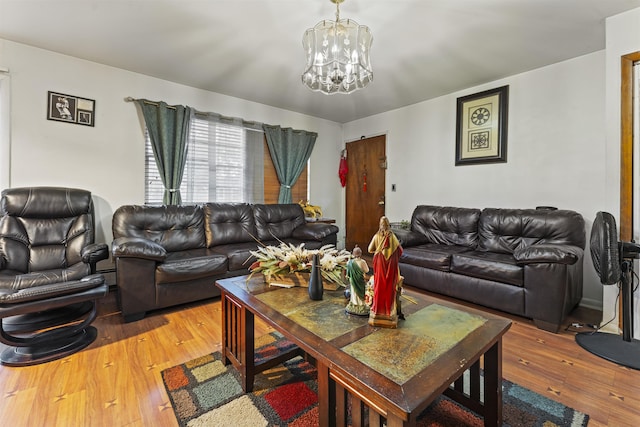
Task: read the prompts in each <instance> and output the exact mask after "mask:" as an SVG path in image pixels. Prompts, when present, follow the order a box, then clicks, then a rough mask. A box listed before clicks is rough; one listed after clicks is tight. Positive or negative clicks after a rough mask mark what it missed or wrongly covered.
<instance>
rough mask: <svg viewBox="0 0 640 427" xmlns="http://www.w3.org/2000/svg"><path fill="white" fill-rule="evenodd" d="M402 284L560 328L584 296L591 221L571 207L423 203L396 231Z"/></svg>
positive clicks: (554, 330)
mask: <svg viewBox="0 0 640 427" xmlns="http://www.w3.org/2000/svg"><path fill="white" fill-rule="evenodd" d="M394 232H395V233H396V235H397V236H398V238H399V240H400V242H401V244H402V247H403V249H404V253H403V254H402V257H401V258H400V273H401V274H402V276H404V283H405V284H407V285H410V286H413V287H416V288H420V289H424V290H427V291H431V292H436V293H439V294H443V295H447V296H450V297H454V298H458V299H461V300H465V301H468V302H471V303H474V304H479V305H483V306H486V307H490V308H494V309H498V310H501V311H504V312H507V313H512V314H515V315H518V316H523V317H527V318H530V319H533V321H534V323H535V324H536V326H538V328H540V329H544V330H547V331H551V332H557V331H558V329H559V327H560V325H561V324H562V323H563V321H564V320H565V319H566V316H567V315H568V314H569V313H570V312H571V311H572V309H573V308H574V307H575V306H576V305H577V304H578V303H579V302H580V300H581V299H582V280H583V279H582V264H583V256H584V248H585V224H584V219H583V218H582V216H581V215H580V214H579V213H577V212H574V211H570V210H555V209H493V208H487V209H483V210H480V209H471V208H459V207H441V206H418V207H416V208H415V210H414V211H413V214H412V217H411V225H410V229H409V230H394Z"/></svg>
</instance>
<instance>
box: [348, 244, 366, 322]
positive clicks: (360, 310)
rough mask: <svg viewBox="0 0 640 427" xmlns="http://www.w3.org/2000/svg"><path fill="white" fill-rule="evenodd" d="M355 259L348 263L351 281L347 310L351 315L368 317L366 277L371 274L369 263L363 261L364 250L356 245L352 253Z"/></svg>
mask: <svg viewBox="0 0 640 427" xmlns="http://www.w3.org/2000/svg"><path fill="white" fill-rule="evenodd" d="M352 255H353V258H351V259H350V260H349V262H347V266H346V270H347V278H348V279H349V287H350V296H349V304H347V307H346V308H345V310H346V311H347V313H349V314H355V315H358V316H368V315H369V306H368V305H367V303H366V302H365V290H366V285H367V282H366V280H365V278H364V275H365V274H366V273H368V272H369V266H368V265H367V262H366V261H365V260H363V259H362V249H360V247H358V245H356V247H355V248H353V251H352Z"/></svg>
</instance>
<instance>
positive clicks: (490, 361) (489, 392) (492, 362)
mask: <svg viewBox="0 0 640 427" xmlns="http://www.w3.org/2000/svg"><path fill="white" fill-rule="evenodd" d="M484 411H485V412H484V425H485V426H491V427H499V426H501V425H502V339H500V340H498V342H496V343H495V344H494V345H493V346H492V347H491V348H490V349H489V350H488V351H487V352H486V353H485V354H484Z"/></svg>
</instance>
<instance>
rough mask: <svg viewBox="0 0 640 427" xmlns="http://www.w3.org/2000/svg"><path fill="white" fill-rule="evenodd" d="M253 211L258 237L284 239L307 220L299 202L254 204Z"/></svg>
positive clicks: (263, 240)
mask: <svg viewBox="0 0 640 427" xmlns="http://www.w3.org/2000/svg"><path fill="white" fill-rule="evenodd" d="M252 208H253V213H254V216H255V220H256V228H257V229H258V239H260V241H262V242H265V241H267V240H274V239H279V240H284V239H286V238H289V237H291V235H292V233H293V230H294V229H295V228H297V227H299V226H301V225H305V224H306V223H307V221H306V220H305V219H304V211H303V210H302V207H301V206H300V205H299V204H297V203H290V204H278V205H261V204H256V205H252Z"/></svg>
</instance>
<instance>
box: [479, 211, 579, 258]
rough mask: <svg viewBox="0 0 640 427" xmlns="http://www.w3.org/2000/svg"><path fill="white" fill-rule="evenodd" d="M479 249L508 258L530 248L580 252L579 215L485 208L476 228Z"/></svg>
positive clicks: (573, 213)
mask: <svg viewBox="0 0 640 427" xmlns="http://www.w3.org/2000/svg"><path fill="white" fill-rule="evenodd" d="M478 233H479V238H480V240H479V242H478V243H479V246H478V247H479V249H481V250H485V251H491V252H498V253H503V254H512V253H514V252H515V251H516V250H518V249H522V248H526V247H528V246H531V245H534V244H547V243H548V244H560V245H572V246H578V247H580V248H583V249H584V246H585V242H586V240H585V230H584V219H583V218H582V215H580V214H579V213H577V212H574V211H570V210H545V209H494V208H487V209H484V210H483V211H482V214H481V215H480V222H479V224H478Z"/></svg>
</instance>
